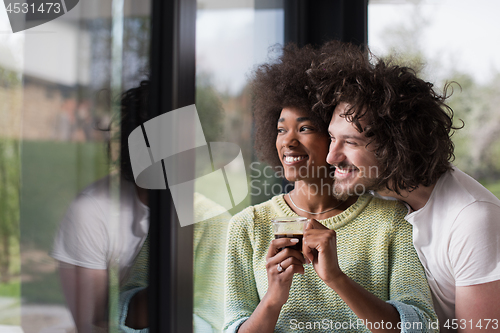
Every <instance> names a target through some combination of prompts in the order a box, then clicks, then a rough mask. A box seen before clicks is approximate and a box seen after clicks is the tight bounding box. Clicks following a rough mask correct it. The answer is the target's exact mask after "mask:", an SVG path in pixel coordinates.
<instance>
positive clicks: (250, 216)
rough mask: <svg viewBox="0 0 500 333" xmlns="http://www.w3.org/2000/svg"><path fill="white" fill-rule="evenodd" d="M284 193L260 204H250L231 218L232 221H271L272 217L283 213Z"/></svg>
mask: <svg viewBox="0 0 500 333" xmlns="http://www.w3.org/2000/svg"><path fill="white" fill-rule="evenodd" d="M282 202H284V200H283V195H282V194H280V195H277V196H274V197H272V198H271V199H269V200H267V201H264V202H261V203H259V204H256V205H253V206H249V207H247V208H245V209H243V210H242V211H241V212H239V213H237V214H235V215H234V216H233V218H232V219H231V222H232V223H252V224H257V223H261V222H262V221H267V222H268V221H269V220H270V219H271V218H273V217H276V216H278V215H282V214H283V213H282V209H281V206H282Z"/></svg>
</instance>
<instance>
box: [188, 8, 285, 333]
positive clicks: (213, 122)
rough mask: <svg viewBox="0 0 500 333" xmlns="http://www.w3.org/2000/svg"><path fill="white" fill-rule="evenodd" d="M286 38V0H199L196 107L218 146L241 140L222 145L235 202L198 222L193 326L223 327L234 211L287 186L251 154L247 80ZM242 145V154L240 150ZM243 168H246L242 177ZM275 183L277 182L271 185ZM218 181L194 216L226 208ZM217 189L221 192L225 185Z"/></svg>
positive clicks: (200, 198)
mask: <svg viewBox="0 0 500 333" xmlns="http://www.w3.org/2000/svg"><path fill="white" fill-rule="evenodd" d="M283 42H284V9H283V2H282V1H274V2H271V3H264V2H263V1H231V2H226V1H212V0H199V1H198V10H197V19H196V108H197V110H198V113H199V116H200V121H201V124H202V127H203V131H204V134H205V138H206V140H207V142H208V143H209V145H210V147H211V149H212V154H214V151H216V148H217V145H216V144H217V142H224V143H231V144H236V148H235V147H233V149H234V151H232V152H231V149H227V150H224V154H223V155H224V159H225V160H227V161H232V162H231V163H230V165H226V166H225V167H224V170H225V177H226V178H227V180H228V182H227V183H228V185H229V188H230V190H231V194H230V195H231V196H232V197H233V202H232V203H231V205H229V206H225V207H226V208H230V209H229V212H228V213H227V212H226V213H224V214H220V213H219V214H220V215H217V216H215V217H213V218H208V219H205V218H204V217H200V218H197V220H200V219H201V220H202V221H201V222H199V223H196V224H195V225H194V239H193V243H194V276H193V277H194V309H193V311H194V331H195V332H207V331H208V330H210V329H211V328H212V329H215V330H216V331H220V330H221V329H222V328H223V327H222V325H223V314H224V313H223V312H224V308H223V305H224V304H223V301H224V283H223V281H224V259H225V242H226V229H227V224H228V221H229V219H230V218H231V216H232V215H234V214H236V213H238V212H239V211H241V210H242V209H243V208H245V207H247V206H249V205H251V204H256V203H259V202H262V201H264V200H267V199H268V198H271V197H272V196H273V195H277V194H279V193H281V192H282V186H281V183H280V182H281V181H280V180H278V179H274V177H271V179H267V182H266V179H264V176H263V175H261V171H262V169H263V168H264V167H265V165H262V164H261V163H259V162H256V158H255V156H254V155H253V146H252V141H253V139H252V131H253V126H252V123H253V120H252V107H251V101H252V98H251V94H250V89H249V86H248V84H249V77H250V75H251V73H252V70H253V69H254V67H255V66H256V65H257V64H261V63H264V62H266V61H267V60H268V59H269V58H268V56H269V54H270V52H271V54H272V52H273V51H272V49H271V48H272V46H274V45H276V44H280V45H283ZM274 55H276V54H274ZM238 151H239V152H240V153H241V157H242V158H241V159H238V158H235V157H236V155H237V154H238ZM198 163H201V164H203V163H204V162H203V159H197V164H198ZM214 164H215V162H214ZM242 170H246V175H244V174H243V177H241V171H242ZM259 175H260V176H259ZM273 184H276V185H278V186H275V187H273V186H272V185H273ZM213 185H215V184H213ZM214 188H215V187H214V186H212V183H205V185H202V186H199V187H197V188H196V189H195V190H196V192H197V193H195V201H194V212H195V217H196V215H201V214H207V212H210V211H214V210H216V208H215V207H217V206H218V207H219V209H220V211H224V210H225V208H222V207H220V206H219V203H221V202H223V200H222V198H214V197H213V194H214V191H215V190H214ZM273 191H274V192H273ZM218 193H220V194H221V195H222V193H225V191H224V190H222V191H218ZM203 194H205V195H203ZM224 195H225V194H224ZM209 198H210V199H214V201H216V202H217V203H214V202H211V201H210V199H209ZM221 200H222V201H221ZM231 207H233V208H231ZM207 329H208V330H207ZM210 331H211V330H210Z"/></svg>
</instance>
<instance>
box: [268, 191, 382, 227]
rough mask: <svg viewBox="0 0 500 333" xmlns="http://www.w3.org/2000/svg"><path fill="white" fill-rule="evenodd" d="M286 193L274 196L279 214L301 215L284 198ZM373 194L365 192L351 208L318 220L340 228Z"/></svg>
mask: <svg viewBox="0 0 500 333" xmlns="http://www.w3.org/2000/svg"><path fill="white" fill-rule="evenodd" d="M284 196H285V195H284V194H280V195H277V196H275V197H273V198H272V203H273V206H274V208H275V209H276V211H277V212H278V213H279V214H278V215H280V216H299V215H298V214H297V213H295V212H294V211H293V210H292V209H291V208H290V206H288V204H287V203H286V201H285V199H284ZM372 198H373V197H372V196H371V195H368V194H364V195H362V196H360V197H359V198H358V200H357V201H356V202H355V203H354V204H353V205H351V206H350V207H349V208H347V209H346V210H344V211H343V212H342V213H340V214H338V215H335V216H332V217H329V218H327V219H324V220H318V222H320V223H321V224H323V225H324V226H325V227H327V228H329V229H333V230H336V229H339V228H341V227H343V226H345V225H347V224H348V223H349V222H351V221H352V220H354V219H355V218H356V217H357V216H358V215H359V214H360V213H361V212H362V211H363V210H364V209H365V207H366V206H367V205H368V204H369V203H370V201H371V200H372Z"/></svg>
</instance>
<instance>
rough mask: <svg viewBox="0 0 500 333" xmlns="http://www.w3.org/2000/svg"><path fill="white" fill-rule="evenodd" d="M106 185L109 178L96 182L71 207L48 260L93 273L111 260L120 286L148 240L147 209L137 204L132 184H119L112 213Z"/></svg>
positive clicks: (138, 201) (108, 189)
mask: <svg viewBox="0 0 500 333" xmlns="http://www.w3.org/2000/svg"><path fill="white" fill-rule="evenodd" d="M109 185H110V177H109V176H107V177H105V178H103V179H101V180H98V181H97V182H95V183H93V184H91V185H90V186H88V187H87V188H86V189H84V190H83V191H82V192H81V193H80V194H79V195H78V197H77V198H76V199H75V200H74V201H73V202H72V203H71V205H70V206H69V208H68V210H67V212H66V215H65V216H64V218H63V220H62V222H61V225H60V226H59V231H58V233H57V235H56V238H55V241H54V248H53V251H52V253H51V256H52V257H53V258H55V259H57V260H59V261H62V262H65V263H68V264H72V265H75V266H81V267H85V268H92V269H107V268H108V266H109V263H110V262H111V261H112V260H113V261H115V262H118V264H119V268H120V283H123V281H124V280H125V278H126V277H127V275H128V273H129V270H130V267H131V266H132V264H133V261H134V259H135V257H136V256H137V254H138V253H139V251H140V249H141V247H142V245H143V243H144V241H145V239H146V237H147V234H148V229H149V208H148V207H147V206H146V205H144V204H143V203H142V202H141V201H140V200H139V197H138V196H137V192H136V189H135V186H134V184H133V183H132V182H129V181H124V180H122V181H121V182H120V192H119V193H120V200H119V203H120V205H119V207H117V209H113V208H112V200H111V196H110V188H109ZM113 210H115V212H114V213H113V212H112V211H113Z"/></svg>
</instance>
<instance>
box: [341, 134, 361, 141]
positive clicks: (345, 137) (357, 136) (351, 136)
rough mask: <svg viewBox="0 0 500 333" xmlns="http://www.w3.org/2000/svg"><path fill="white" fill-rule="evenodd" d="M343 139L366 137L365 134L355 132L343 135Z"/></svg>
mask: <svg viewBox="0 0 500 333" xmlns="http://www.w3.org/2000/svg"><path fill="white" fill-rule="evenodd" d="M341 137H342V139H355V140H361V141H365V140H366V137H365V136H364V135H361V134H360V135H355V134H343V135H341Z"/></svg>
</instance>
